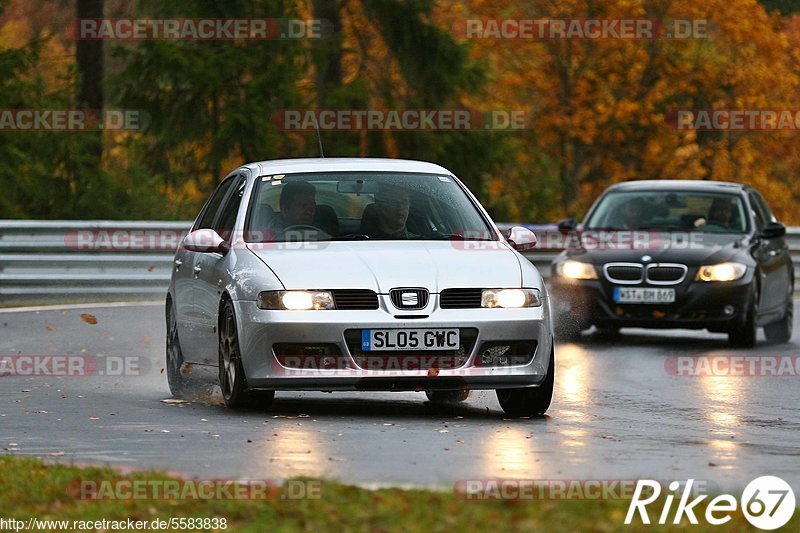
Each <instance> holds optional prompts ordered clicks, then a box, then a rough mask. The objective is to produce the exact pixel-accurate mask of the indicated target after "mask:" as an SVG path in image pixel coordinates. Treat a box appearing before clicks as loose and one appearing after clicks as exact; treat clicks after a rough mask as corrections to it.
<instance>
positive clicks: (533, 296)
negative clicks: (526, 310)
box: [481, 289, 542, 308]
mask: <svg viewBox="0 0 800 533" xmlns="http://www.w3.org/2000/svg"><path fill="white" fill-rule="evenodd" d="M541 305H542V298H541V295H540V294H539V289H483V291H482V293H481V307H511V308H513V307H539V306H541Z"/></svg>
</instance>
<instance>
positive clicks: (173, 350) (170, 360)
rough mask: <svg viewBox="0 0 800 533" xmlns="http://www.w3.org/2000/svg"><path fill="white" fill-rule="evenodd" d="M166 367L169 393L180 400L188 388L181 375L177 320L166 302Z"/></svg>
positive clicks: (181, 354)
mask: <svg viewBox="0 0 800 533" xmlns="http://www.w3.org/2000/svg"><path fill="white" fill-rule="evenodd" d="M166 367H167V382H168V383H169V390H170V392H171V393H172V395H173V396H174V397H176V398H182V397H183V396H184V395H185V394H186V392H187V389H188V387H189V380H188V378H187V377H186V376H185V375H184V374H183V351H182V350H181V343H180V339H179V338H178V320H177V318H176V317H175V309H173V305H172V301H168V302H167V342H166Z"/></svg>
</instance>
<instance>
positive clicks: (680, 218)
mask: <svg viewBox="0 0 800 533" xmlns="http://www.w3.org/2000/svg"><path fill="white" fill-rule="evenodd" d="M745 209H746V207H745V205H744V202H743V201H742V198H741V197H740V196H738V195H733V194H724V193H713V192H679V191H625V192H611V193H609V194H607V195H605V196H604V197H603V198H602V199H601V200H600V203H599V204H598V205H597V206H596V207H595V209H593V210H592V212H591V213H590V214H589V216H588V218H587V219H586V221H585V223H584V227H585V228H586V229H628V230H652V231H697V232H704V233H735V234H744V233H746V232H747V230H748V229H749V228H748V222H747V221H748V217H747V216H746V211H745Z"/></svg>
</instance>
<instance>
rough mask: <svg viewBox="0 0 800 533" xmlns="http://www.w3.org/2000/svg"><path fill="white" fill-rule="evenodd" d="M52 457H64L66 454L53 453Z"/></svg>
mask: <svg viewBox="0 0 800 533" xmlns="http://www.w3.org/2000/svg"><path fill="white" fill-rule="evenodd" d="M50 455H52V456H53V457H61V456H62V455H64V452H61V451H58V452H53V453H51V454H50Z"/></svg>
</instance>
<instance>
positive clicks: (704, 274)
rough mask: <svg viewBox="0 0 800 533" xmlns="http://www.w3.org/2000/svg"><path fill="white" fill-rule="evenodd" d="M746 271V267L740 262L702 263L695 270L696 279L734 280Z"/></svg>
mask: <svg viewBox="0 0 800 533" xmlns="http://www.w3.org/2000/svg"><path fill="white" fill-rule="evenodd" d="M745 272H747V267H746V266H745V265H743V264H741V263H719V264H717V265H704V266H701V267H700V269H699V270H698V271H697V276H696V277H695V280H697V281H734V280H737V279H739V278H741V277H742V276H744V273H745Z"/></svg>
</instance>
